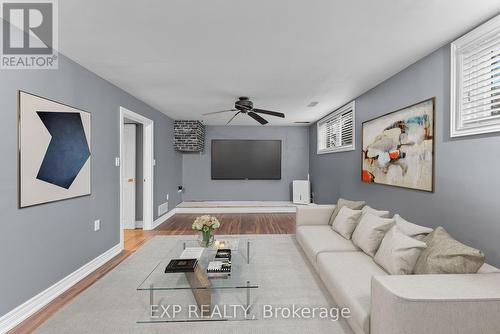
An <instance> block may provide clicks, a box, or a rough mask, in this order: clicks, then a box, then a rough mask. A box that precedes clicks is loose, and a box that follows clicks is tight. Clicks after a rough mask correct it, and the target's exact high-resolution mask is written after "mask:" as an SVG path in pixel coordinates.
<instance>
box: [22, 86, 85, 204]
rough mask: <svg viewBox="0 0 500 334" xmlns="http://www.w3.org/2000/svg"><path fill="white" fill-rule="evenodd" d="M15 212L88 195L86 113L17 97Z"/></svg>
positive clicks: (36, 99)
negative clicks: (16, 185) (17, 193)
mask: <svg viewBox="0 0 500 334" xmlns="http://www.w3.org/2000/svg"><path fill="white" fill-rule="evenodd" d="M19 122H20V124H19V131H20V134H19V186H20V189H19V207H21V208H22V207H27V206H31V205H36V204H42V203H47V202H53V201H58V200H62V199H67V198H73V197H78V196H84V195H89V194H90V168H91V150H90V113H88V112H85V111H81V110H78V109H75V108H72V107H69V106H66V105H64V104H61V103H58V102H54V101H51V100H47V99H44V98H41V97H39V96H35V95H32V94H29V93H26V92H22V91H20V92H19Z"/></svg>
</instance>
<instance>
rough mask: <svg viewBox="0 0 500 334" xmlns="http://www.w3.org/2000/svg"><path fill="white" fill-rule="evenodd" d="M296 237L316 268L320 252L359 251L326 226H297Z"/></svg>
mask: <svg viewBox="0 0 500 334" xmlns="http://www.w3.org/2000/svg"><path fill="white" fill-rule="evenodd" d="M296 237H297V241H298V242H299V244H300V245H301V246H302V249H303V250H304V252H305V253H306V255H307V257H308V258H309V261H311V263H312V264H313V265H314V266H315V267H316V260H317V256H318V254H319V253H321V252H334V251H335V252H356V251H359V249H358V248H357V247H356V246H354V244H353V243H352V242H351V241H350V240H347V239H345V238H343V237H342V236H341V235H340V234H338V233H337V232H335V231H333V230H332V228H331V227H330V226H328V225H317V226H314V225H311V226H297V231H296Z"/></svg>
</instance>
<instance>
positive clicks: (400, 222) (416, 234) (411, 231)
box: [393, 214, 432, 240]
mask: <svg viewBox="0 0 500 334" xmlns="http://www.w3.org/2000/svg"><path fill="white" fill-rule="evenodd" d="M393 219H394V221H395V222H396V226H397V227H398V229H399V230H400V231H401V232H403V233H404V234H406V235H407V236H409V237H412V238H416V239H418V240H423V239H424V238H425V236H426V235H427V234H429V233H431V232H432V228H430V227H425V226H420V225H417V224H413V223H410V222H409V221H407V220H406V219H404V218H403V217H401V216H400V215H398V214H395V215H394V217H393Z"/></svg>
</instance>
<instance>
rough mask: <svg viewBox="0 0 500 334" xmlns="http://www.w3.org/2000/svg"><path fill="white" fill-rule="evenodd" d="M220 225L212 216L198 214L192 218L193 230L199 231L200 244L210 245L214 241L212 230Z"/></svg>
mask: <svg viewBox="0 0 500 334" xmlns="http://www.w3.org/2000/svg"><path fill="white" fill-rule="evenodd" d="M219 226H220V223H219V220H218V219H217V218H216V217H214V216H209V215H205V216H200V217H198V218H196V219H195V220H194V223H193V226H192V227H193V230H195V231H200V232H201V233H200V234H201V240H200V244H201V245H202V246H203V247H210V246H211V245H212V244H213V243H214V231H215V230H216V229H218V228H219Z"/></svg>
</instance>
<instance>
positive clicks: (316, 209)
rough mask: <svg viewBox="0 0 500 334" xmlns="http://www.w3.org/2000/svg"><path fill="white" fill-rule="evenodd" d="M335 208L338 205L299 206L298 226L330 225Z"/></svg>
mask: <svg viewBox="0 0 500 334" xmlns="http://www.w3.org/2000/svg"><path fill="white" fill-rule="evenodd" d="M335 207H336V205H307V206H297V215H296V223H297V226H303V225H328V223H329V222H330V217H331V216H332V213H333V210H335Z"/></svg>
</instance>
